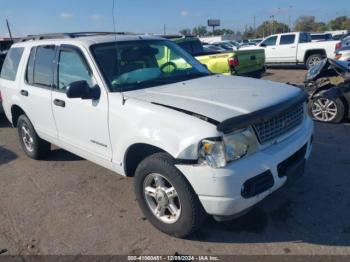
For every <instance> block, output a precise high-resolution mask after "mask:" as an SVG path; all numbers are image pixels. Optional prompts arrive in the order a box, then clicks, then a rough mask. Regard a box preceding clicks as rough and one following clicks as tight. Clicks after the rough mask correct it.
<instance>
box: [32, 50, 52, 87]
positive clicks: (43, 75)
mask: <svg viewBox="0 0 350 262" xmlns="http://www.w3.org/2000/svg"><path fill="white" fill-rule="evenodd" d="M54 58H55V46H38V47H37V48H36V55H35V61H34V74H33V83H34V84H36V85H41V86H46V87H50V86H52V82H53V60H54ZM29 62H30V61H29ZM28 66H29V67H30V63H28ZM28 69H30V68H28ZM27 71H29V70H27Z"/></svg>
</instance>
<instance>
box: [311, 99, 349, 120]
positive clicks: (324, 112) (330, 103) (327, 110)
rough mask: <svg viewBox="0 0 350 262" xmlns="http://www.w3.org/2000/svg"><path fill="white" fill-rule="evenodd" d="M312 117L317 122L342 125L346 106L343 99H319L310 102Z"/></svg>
mask: <svg viewBox="0 0 350 262" xmlns="http://www.w3.org/2000/svg"><path fill="white" fill-rule="evenodd" d="M309 112H310V115H311V116H312V117H313V118H314V119H315V120H317V121H321V122H328V123H340V122H342V121H343V120H344V118H345V112H346V104H345V102H344V101H343V100H342V99H341V98H337V99H329V98H326V97H322V96H320V97H317V98H313V99H311V100H310V101H309Z"/></svg>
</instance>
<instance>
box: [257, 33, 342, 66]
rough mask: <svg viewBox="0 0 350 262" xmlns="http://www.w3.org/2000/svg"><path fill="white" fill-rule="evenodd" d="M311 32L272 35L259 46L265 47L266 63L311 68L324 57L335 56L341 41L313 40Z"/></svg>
mask: <svg viewBox="0 0 350 262" xmlns="http://www.w3.org/2000/svg"><path fill="white" fill-rule="evenodd" d="M311 41H312V40H311V36H310V34H309V33H303V32H294V33H284V34H276V35H271V36H269V37H267V38H265V39H264V40H263V41H262V42H261V43H260V44H258V46H259V47H263V48H265V56H266V64H305V66H306V67H307V68H308V69H309V68H310V67H312V66H313V65H315V64H317V63H319V62H320V61H321V59H322V58H325V57H328V58H334V57H335V51H336V50H337V49H340V48H341V42H340V41H324V42H311Z"/></svg>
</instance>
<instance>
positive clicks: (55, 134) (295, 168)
mask: <svg viewBox="0 0 350 262" xmlns="http://www.w3.org/2000/svg"><path fill="white" fill-rule="evenodd" d="M0 88H1V91H2V95H3V97H4V109H5V113H6V116H7V118H8V119H9V120H10V122H11V123H12V125H13V126H14V127H16V128H17V129H18V135H19V141H20V144H21V146H22V149H23V150H24V152H25V154H26V155H27V156H29V157H31V158H33V159H42V158H45V157H46V156H47V155H48V154H49V152H50V147H51V144H54V145H57V146H59V147H61V148H63V149H65V150H68V151H70V152H72V153H74V154H76V155H78V156H81V157H82V158H86V159H88V160H90V161H92V162H94V163H96V164H99V165H101V166H103V167H105V168H108V169H110V170H112V171H115V172H116V173H119V174H121V175H124V176H129V177H134V190H135V194H136V198H137V201H138V203H139V206H140V208H141V209H142V211H143V213H144V215H145V217H146V218H147V220H148V221H149V222H150V223H152V224H153V225H154V226H155V227H156V228H158V229H159V230H161V231H162V232H165V233H167V234H170V235H173V236H176V237H185V236H187V235H189V234H191V233H192V232H194V231H195V230H197V229H199V228H200V227H201V225H202V223H203V221H204V219H205V217H206V215H207V214H209V215H212V216H214V217H215V218H216V219H217V220H224V219H229V218H232V217H233V216H238V215H239V214H242V212H246V211H247V210H248V209H249V208H250V207H252V206H253V205H255V204H256V203H258V202H260V201H261V200H263V199H264V198H265V197H267V196H268V195H270V194H271V193H272V192H274V191H275V190H277V189H278V188H280V187H282V186H283V185H284V184H285V183H286V182H287V181H289V182H290V181H293V180H295V179H297V178H298V177H299V176H300V175H301V174H302V173H303V171H304V166H305V163H306V160H307V159H308V158H309V155H310V152H311V149H312V136H313V122H312V120H311V118H310V117H309V116H308V115H307V112H306V99H307V94H306V93H305V92H304V91H302V90H301V89H299V88H296V87H293V86H290V85H286V84H280V83H274V82H270V81H263V80H257V79H253V78H245V77H237V76H224V75H214V74H212V73H210V72H209V71H208V69H207V68H206V67H205V66H203V65H202V64H201V63H199V62H198V60H196V59H194V58H193V57H192V56H191V55H189V54H188V53H187V52H185V51H184V50H183V49H182V48H180V47H179V46H178V45H176V44H175V43H174V42H172V41H169V40H166V39H163V38H159V37H154V36H142V35H140V36H137V35H130V36H128V35H115V34H112V33H109V34H108V33H99V34H98V33H86V32H85V33H66V34H51V35H38V36H32V37H30V38H26V39H23V40H22V42H19V43H16V44H14V45H13V46H12V47H11V49H10V51H9V54H8V56H7V57H6V59H5V62H4V66H3V70H2V72H1V78H0ZM73 175H74V174H73ZM115 201H118V199H116V200H115ZM130 208H132V207H130Z"/></svg>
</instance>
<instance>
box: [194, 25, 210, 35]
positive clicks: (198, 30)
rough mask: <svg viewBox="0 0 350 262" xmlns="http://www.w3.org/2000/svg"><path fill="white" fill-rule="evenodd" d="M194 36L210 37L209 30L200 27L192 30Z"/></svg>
mask: <svg viewBox="0 0 350 262" xmlns="http://www.w3.org/2000/svg"><path fill="white" fill-rule="evenodd" d="M192 34H193V35H195V36H206V35H208V30H207V27H206V26H203V25H199V26H197V27H194V28H193V30H192Z"/></svg>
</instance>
